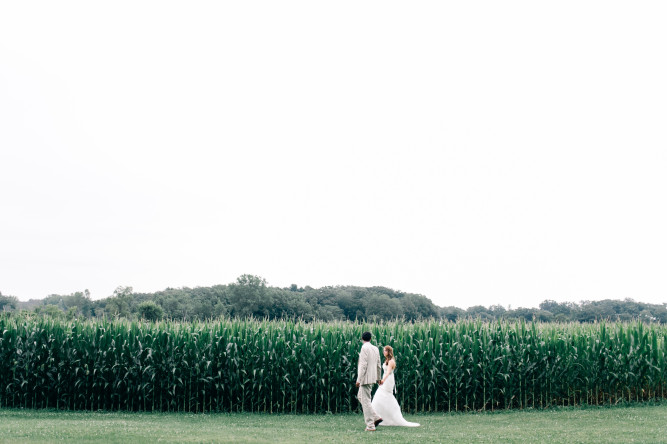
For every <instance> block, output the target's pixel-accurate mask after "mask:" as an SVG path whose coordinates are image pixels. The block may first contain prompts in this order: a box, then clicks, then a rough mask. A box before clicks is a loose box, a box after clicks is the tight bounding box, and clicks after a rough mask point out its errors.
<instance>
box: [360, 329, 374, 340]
mask: <svg viewBox="0 0 667 444" xmlns="http://www.w3.org/2000/svg"><path fill="white" fill-rule="evenodd" d="M372 337H373V335H371V332H370V331H367V332H364V334H363V335H361V339H363V340H364V341H366V342H368V341H370V340H371V338H372Z"/></svg>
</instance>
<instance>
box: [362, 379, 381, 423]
mask: <svg viewBox="0 0 667 444" xmlns="http://www.w3.org/2000/svg"><path fill="white" fill-rule="evenodd" d="M372 388H373V384H364V385H360V386H359V393H358V394H357V399H359V402H360V403H361V409H362V410H363V411H364V421H365V422H366V427H369V428H371V429H374V428H375V421H377V420H378V419H380V415H378V414H377V413H376V412H375V409H374V408H373V406H372V405H371V389H372Z"/></svg>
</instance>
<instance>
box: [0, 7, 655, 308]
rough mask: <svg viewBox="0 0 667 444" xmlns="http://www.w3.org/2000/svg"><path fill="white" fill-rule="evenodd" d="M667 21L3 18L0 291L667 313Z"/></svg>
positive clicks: (609, 11)
mask: <svg viewBox="0 0 667 444" xmlns="http://www.w3.org/2000/svg"><path fill="white" fill-rule="evenodd" d="M665 23H667V3H665V2H664V1H655V2H630V1H625V2H616V1H581V0H577V1H566V0H565V1H564V0H559V1H556V2H540V1H534V0H530V1H518V2H517V1H514V2H512V1H508V2H498V1H489V2H478V1H464V2H443V1H435V2H392V1H378V2H374V1H339V0H337V1H330V2H321V1H312V0H307V1H266V2H258V1H237V2H222V1H213V2H193V1H188V2H186V1H182V2H168V1H155V2H148V1H118V0H114V1H113V2H91V1H80V2H71V1H59V2H51V1H45V2H29V1H17V2H3V3H2V4H0V212H1V216H0V291H1V292H2V293H3V294H4V295H14V296H17V297H18V298H19V299H21V300H27V299H29V298H43V297H45V296H47V295H49V294H53V293H57V294H69V293H72V292H75V291H82V290H84V289H86V288H87V289H89V290H90V291H91V293H92V296H93V298H94V299H96V298H102V297H106V296H109V295H111V294H112V293H113V290H114V289H115V288H116V287H117V286H120V285H123V286H132V287H134V289H135V290H136V291H143V292H153V291H158V290H163V289H165V288H166V287H182V286H189V287H194V286H209V285H214V284H228V283H231V282H233V281H235V279H236V277H238V276H239V275H241V274H244V273H250V274H256V275H259V276H262V277H264V278H266V279H267V281H268V282H269V284H270V285H273V286H280V287H283V286H289V285H290V284H292V283H296V284H298V285H300V286H305V285H310V286H312V287H321V286H326V285H362V286H371V285H382V286H387V287H390V288H393V289H396V290H402V291H406V292H413V293H420V294H423V295H425V296H427V297H429V298H430V299H432V300H433V301H434V303H436V304H437V305H441V306H442V305H455V306H459V307H463V308H465V307H469V306H471V305H478V304H481V305H485V306H489V305H493V304H500V305H503V306H508V305H511V306H512V307H517V306H524V307H536V306H537V305H538V304H539V303H540V302H541V301H543V300H545V299H554V300H557V301H573V302H578V301H581V300H597V299H605V298H613V299H624V298H633V299H635V300H638V301H642V302H651V303H665V302H667V228H666V227H667V205H666V199H665V195H666V191H667V81H666V80H665V79H667V57H665V42H667V26H665Z"/></svg>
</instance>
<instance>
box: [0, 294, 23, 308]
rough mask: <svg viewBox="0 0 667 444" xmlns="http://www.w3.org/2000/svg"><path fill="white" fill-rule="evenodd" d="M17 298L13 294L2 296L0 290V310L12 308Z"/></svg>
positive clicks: (16, 302) (14, 306)
mask: <svg viewBox="0 0 667 444" xmlns="http://www.w3.org/2000/svg"><path fill="white" fill-rule="evenodd" d="M18 302H19V300H18V298H17V297H15V296H3V294H2V293H1V292H0V311H8V310H14V309H15V308H16V305H17V304H18Z"/></svg>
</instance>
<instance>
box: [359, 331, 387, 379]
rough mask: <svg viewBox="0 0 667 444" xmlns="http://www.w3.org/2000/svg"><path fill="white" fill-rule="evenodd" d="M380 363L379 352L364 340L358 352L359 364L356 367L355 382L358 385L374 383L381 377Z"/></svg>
mask: <svg viewBox="0 0 667 444" xmlns="http://www.w3.org/2000/svg"><path fill="white" fill-rule="evenodd" d="M381 375H382V365H381V364H380V352H379V351H378V348H377V347H376V346H374V345H373V344H371V343H370V342H364V345H362V346H361V351H360V352H359V366H358V367H357V382H358V383H359V384H360V385H365V384H375V383H376V382H378V380H379V379H381V377H382V376H381Z"/></svg>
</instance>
